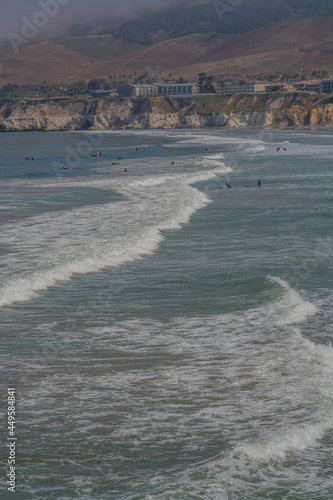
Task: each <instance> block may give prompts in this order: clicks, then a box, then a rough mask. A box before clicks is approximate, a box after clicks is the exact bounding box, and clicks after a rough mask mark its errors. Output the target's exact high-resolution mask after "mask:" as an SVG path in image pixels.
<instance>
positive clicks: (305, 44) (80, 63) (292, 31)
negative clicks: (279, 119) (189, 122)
mask: <svg viewBox="0 0 333 500" xmlns="http://www.w3.org/2000/svg"><path fill="white" fill-rule="evenodd" d="M332 28H333V23H332V19H331V18H319V17H314V18H294V19H288V20H285V21H282V22H279V23H275V24H272V25H269V26H266V27H264V28H260V29H257V30H254V31H251V32H248V33H246V34H243V35H237V36H233V37H224V38H223V39H221V38H216V39H214V38H211V37H210V36H209V35H207V34H196V35H189V36H186V37H181V38H176V39H172V40H167V41H164V42H160V43H157V44H154V45H150V46H147V47H144V48H142V47H140V48H138V45H137V44H132V45H130V44H127V45H126V47H124V45H122V44H121V43H120V42H119V41H115V40H113V39H112V37H108V36H105V38H103V37H101V36H99V37H86V38H85V39H84V43H83V42H82V44H80V43H78V41H77V40H75V47H74V45H73V44H72V45H71V44H70V42H69V41H68V40H67V41H66V43H65V42H64V41H62V44H60V40H58V41H57V40H54V41H53V42H40V43H34V44H33V43H30V44H28V45H27V46H25V47H24V48H22V49H21V50H20V51H19V52H12V51H11V52H7V53H5V54H2V55H1V56H0V86H1V85H3V84H5V83H19V84H24V83H41V82H43V81H44V80H45V81H47V83H64V82H65V83H68V82H73V81H79V80H90V79H92V78H101V77H104V78H107V77H108V75H109V74H127V75H129V74H133V72H134V71H136V72H137V74H138V75H139V74H142V73H144V72H145V71H148V73H150V74H151V75H156V74H160V76H161V77H162V78H164V79H167V78H168V75H169V73H172V77H179V76H183V77H185V78H189V79H195V78H196V77H197V75H198V73H200V72H202V71H204V72H206V73H208V74H213V75H215V76H223V77H226V76H228V77H234V76H244V75H246V74H249V75H254V74H259V73H267V72H272V73H275V74H276V73H289V74H294V73H299V72H300V69H302V70H303V72H305V73H307V74H309V73H310V72H311V71H313V70H316V69H323V70H326V71H328V73H329V75H330V76H333V37H332V32H333V31H332ZM64 43H65V45H66V47H65V46H64V45H63V44H64ZM98 47H101V48H100V49H98ZM74 48H75V50H73V49H74ZM102 48H103V49H102ZM96 50H98V55H99V57H98V58H97V57H96ZM124 52H125V54H124ZM119 54H122V55H121V56H120V57H118V56H119Z"/></svg>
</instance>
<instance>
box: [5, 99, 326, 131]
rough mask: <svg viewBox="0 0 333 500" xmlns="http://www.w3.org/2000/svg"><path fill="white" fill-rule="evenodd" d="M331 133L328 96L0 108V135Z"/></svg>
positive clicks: (21, 104)
mask: <svg viewBox="0 0 333 500" xmlns="http://www.w3.org/2000/svg"><path fill="white" fill-rule="evenodd" d="M267 126H279V127H304V126H318V127H329V126H330V127H332V126H333V99H332V96H328V95H326V96H312V95H311V96H305V97H304V96H303V97H302V96H299V95H284V96H281V95H280V96H271V95H251V96H249V95H235V96H202V97H199V98H196V99H193V100H192V99H183V100H178V101H177V102H172V101H169V100H166V99H164V98H152V99H145V98H139V99H138V98H136V99H135V98H124V99H116V98H112V99H102V100H98V101H71V102H59V103H56V102H49V103H42V102H35V103H32V102H24V101H21V102H17V101H12V102H9V101H1V102H0V131H2V132H12V131H30V130H87V129H91V130H104V129H108V128H112V129H115V128H133V129H150V128H151V129H156V128H170V129H172V128H205V127H228V128H239V127H267Z"/></svg>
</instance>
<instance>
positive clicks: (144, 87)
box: [118, 83, 159, 97]
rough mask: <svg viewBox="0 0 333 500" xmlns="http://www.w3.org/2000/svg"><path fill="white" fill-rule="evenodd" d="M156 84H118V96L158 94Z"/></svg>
mask: <svg viewBox="0 0 333 500" xmlns="http://www.w3.org/2000/svg"><path fill="white" fill-rule="evenodd" d="M158 94H159V93H158V85H157V84H156V83H146V84H139V83H138V84H133V85H129V84H128V85H120V87H118V96H119V97H149V96H158Z"/></svg>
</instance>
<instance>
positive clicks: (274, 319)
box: [0, 129, 333, 500]
mask: <svg viewBox="0 0 333 500" xmlns="http://www.w3.org/2000/svg"><path fill="white" fill-rule="evenodd" d="M332 139H333V134H332V132H330V131H322V132H321V131H303V130H299V131H297V130H292V131H285V130H275V131H269V130H261V129H246V130H217V129H211V130H210V129H206V130H194V131H191V130H184V131H182V130H179V131H169V130H168V131H165V130H164V131H107V132H72V133H57V132H55V133H12V134H1V135H0V151H1V155H0V157H1V159H0V256H1V267H0V321H1V353H0V359H1V363H0V370H1V374H0V375H1V376H0V379H1V385H2V406H1V407H2V408H3V413H2V418H3V422H4V425H3V426H2V443H7V438H8V431H7V420H6V418H7V417H6V414H5V412H7V411H6V406H7V404H6V403H7V401H6V397H7V388H9V387H14V388H15V389H16V398H17V400H16V406H17V414H16V437H17V446H16V451H17V454H16V498H19V499H24V500H29V499H33V500H35V499H41V500H45V499H57V500H58V499H61V500H67V499H68V500H70V499H80V500H92V499H93V500H95V499H96V500H110V499H115V500H143V499H145V500H190V499H191V500H201V499H211V500H227V499H229V500H231V499H233V500H234V499H237V500H247V499H251V500H252V499H253V500H255V499H265V500H266V499H274V500H285V499H288V500H305V499H308V500H313V499H316V500H331V499H332V498H333V480H332V452H333V433H332V429H333V419H332V415H333V392H332V391H333V349H332V323H333V321H332V319H333V318H332V310H333V308H332V296H333V279H332V278H333V273H332V235H333V218H332V207H333V205H332V202H333V195H332V188H333V141H332ZM278 147H281V148H285V149H286V150H285V151H283V150H282V151H277V148H278ZM96 151H98V152H101V153H102V155H100V156H99V157H92V156H91V155H92V154H93V153H95V152H96ZM25 157H27V158H28V159H25ZM31 158H34V159H33V160H32V159H31ZM125 169H126V170H127V171H125ZM259 179H260V181H261V183H262V185H261V187H258V185H257V184H258V180H259ZM226 183H228V184H229V185H230V186H231V189H228V188H227V186H226ZM5 447H6V444H4V445H3V446H2V456H3V463H4V464H5V466H4V467H3V468H2V474H3V481H2V485H1V488H2V490H1V495H0V496H1V498H4V499H7V498H8V499H9V498H12V493H10V492H9V491H7V487H8V485H7V486H6V484H5V483H6V481H7V478H6V474H7V473H8V466H7V469H6V464H7V460H8V456H7V455H8V453H7V450H6V449H5Z"/></svg>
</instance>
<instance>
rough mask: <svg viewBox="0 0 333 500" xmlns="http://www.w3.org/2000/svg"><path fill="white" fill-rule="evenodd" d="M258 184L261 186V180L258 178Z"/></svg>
mask: <svg viewBox="0 0 333 500" xmlns="http://www.w3.org/2000/svg"><path fill="white" fill-rule="evenodd" d="M258 186H259V187H261V180H260V179H259V180H258Z"/></svg>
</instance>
